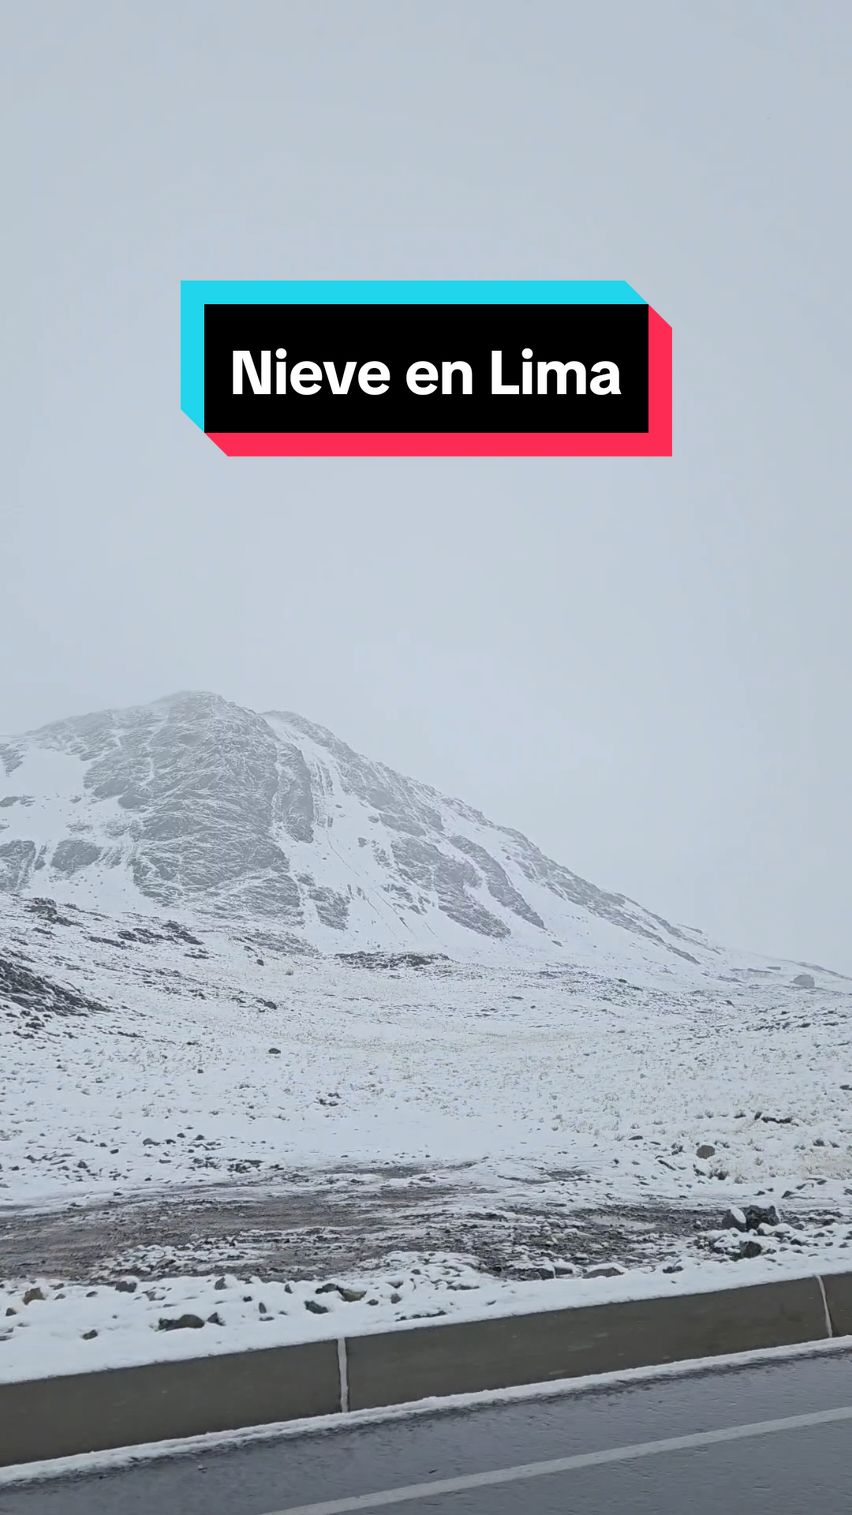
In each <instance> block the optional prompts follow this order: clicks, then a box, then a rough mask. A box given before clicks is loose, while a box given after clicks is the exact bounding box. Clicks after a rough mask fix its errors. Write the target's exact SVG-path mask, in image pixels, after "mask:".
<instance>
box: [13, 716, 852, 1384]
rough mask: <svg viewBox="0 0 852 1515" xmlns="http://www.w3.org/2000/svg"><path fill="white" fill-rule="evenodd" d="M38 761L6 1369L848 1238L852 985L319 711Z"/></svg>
mask: <svg viewBox="0 0 852 1515" xmlns="http://www.w3.org/2000/svg"><path fill="white" fill-rule="evenodd" d="M0 756H2V753H0ZM3 768H4V771H3V772H2V773H0V875H2V877H0V890H2V888H5V889H8V890H10V891H14V892H13V893H2V892H0V1213H2V1219H3V1222H4V1231H5V1238H4V1247H5V1250H6V1252H7V1253H8V1258H9V1259H11V1261H10V1262H7V1264H6V1268H5V1275H6V1276H5V1277H4V1278H3V1281H2V1285H0V1288H2V1290H3V1291H5V1292H4V1293H3V1298H2V1300H0V1305H2V1310H0V1376H2V1375H3V1374H7V1375H11V1376H12V1378H14V1377H16V1376H25V1375H26V1374H27V1373H32V1372H43V1371H52V1372H67V1371H71V1365H72V1364H73V1366H74V1368H75V1369H76V1368H79V1367H81V1366H85V1365H89V1366H96V1365H100V1366H106V1365H108V1364H113V1363H118V1362H133V1361H144V1360H146V1359H147V1358H148V1357H151V1356H159V1355H163V1354H165V1355H166V1356H169V1355H175V1354H177V1355H182V1354H184V1353H187V1352H192V1353H195V1352H198V1351H201V1350H203V1351H214V1350H222V1351H225V1350H229V1351H230V1350H235V1349H236V1348H237V1347H242V1346H251V1345H260V1344H261V1343H266V1344H271V1343H273V1342H279V1341H287V1340H300V1339H301V1340H304V1339H308V1338H309V1337H311V1336H312V1335H313V1336H316V1335H318V1334H324V1333H325V1334H329V1333H330V1334H335V1333H336V1332H337V1331H339V1330H343V1329H345V1330H346V1331H350V1332H353V1331H361V1330H366V1329H375V1328H377V1327H387V1326H388V1325H389V1324H399V1323H402V1322H407V1321H410V1320H412V1319H413V1318H416V1317H418V1316H427V1317H434V1318H439V1319H458V1318H463V1317H464V1315H465V1312H473V1313H479V1314H481V1313H483V1312H485V1313H488V1312H490V1313H493V1312H495V1311H498V1310H504V1309H510V1310H515V1309H531V1308H545V1307H548V1306H550V1305H558V1304H561V1303H574V1302H578V1301H583V1300H586V1299H588V1298H592V1297H594V1298H608V1297H617V1291H618V1290H619V1289H620V1290H622V1291H624V1290H625V1289H627V1290H632V1289H639V1290H640V1291H641V1290H642V1289H645V1288H648V1289H652V1290H656V1291H660V1290H662V1291H664V1292H670V1291H672V1290H677V1289H680V1288H683V1287H686V1286H687V1285H688V1284H689V1285H690V1286H692V1287H697V1286H702V1287H704V1286H707V1287H709V1286H716V1285H714V1284H713V1280H715V1279H717V1278H719V1279H723V1280H724V1281H725V1282H728V1281H731V1279H732V1275H734V1276H735V1277H736V1280H737V1281H738V1282H739V1281H745V1280H746V1279H753V1278H756V1277H758V1276H761V1270H765V1269H767V1268H769V1269H770V1270H773V1269H774V1270H776V1271H778V1270H784V1269H789V1268H795V1267H798V1268H801V1267H802V1265H803V1263H804V1262H805V1261H806V1260H808V1261H810V1263H811V1264H812V1265H813V1267H814V1268H816V1267H817V1266H819V1267H823V1266H832V1265H838V1264H842V1262H843V1259H844V1256H848V1255H849V1250H850V1243H852V1231H850V1229H849V1222H850V1219H852V1098H850V1095H852V1050H851V1049H852V1017H850V1010H852V982H850V981H849V980H847V979H843V978H842V977H840V976H838V975H834V974H831V973H830V972H828V971H826V970H822V969H819V968H815V969H812V970H810V971H812V973H813V976H814V981H815V987H814V988H813V989H803V988H800V987H795V986H794V984H793V983H792V980H793V978H794V977H795V975H796V973H797V971H798V968H799V967H800V966H802V965H800V964H792V963H789V962H783V961H782V960H780V959H777V960H775V961H771V962H770V961H766V960H763V959H759V958H755V957H750V956H749V955H747V954H744V953H731V952H727V951H725V950H723V949H722V948H719V947H717V946H715V945H714V944H713V943H711V942H709V941H707V939H706V938H705V937H704V936H703V933H701V932H699V931H697V930H695V929H693V928H686V927H673V926H670V925H667V923H666V922H664V921H660V920H659V919H658V918H657V917H655V916H654V915H652V914H651V913H650V912H648V911H645V910H643V908H642V907H641V906H639V905H636V904H634V903H633V902H632V901H630V900H626V899H624V898H623V897H621V896H618V895H610V894H606V893H605V892H603V891H600V890H596V889H595V888H594V887H593V886H592V885H590V884H587V883H586V882H585V881H584V880H582V879H579V878H577V877H576V876H575V875H573V874H571V873H570V872H569V871H568V870H567V869H564V868H561V867H560V866H559V865H557V864H555V863H552V862H551V861H550V860H549V859H547V858H546V857H545V856H544V855H543V854H542V853H540V852H539V851H538V850H537V849H536V848H535V847H533V846H532V845H531V844H530V843H529V842H527V841H526V840H525V838H523V837H522V836H520V835H519V834H518V833H516V832H513V831H509V830H505V829H503V828H500V827H498V826H494V825H492V823H490V822H489V821H488V820H487V819H486V818H485V817H483V816H481V815H479V814H478V813H477V812H475V811H473V810H472V809H471V808H470V807H469V806H466V805H464V804H463V803H462V802H461V801H457V800H453V799H449V798H447V797H445V796H441V795H439V794H437V793H436V792H435V791H434V790H432V789H429V788H428V787H427V786H425V785H422V784H419V783H416V782H415V781H412V780H407V779H405V778H403V777H402V776H401V775H398V774H395V773H394V772H393V771H392V770H390V769H387V768H385V767H383V765H381V764H374V763H370V762H368V761H367V760H366V759H362V758H360V757H358V755H357V754H355V753H353V752H351V751H350V750H349V749H348V748H346V747H345V746H344V745H343V744H342V743H339V742H337V740H336V739H335V738H334V737H333V736H331V734H330V733H327V732H323V731H322V730H321V729H320V728H316V727H312V726H311V725H310V724H309V723H307V722H305V721H303V720H302V719H301V718H299V717H296V716H284V715H280V714H270V715H267V716H258V715H256V714H255V713H254V712H251V711H246V710H242V709H241V708H240V707H238V706H234V705H230V704H228V703H227V702H225V701H222V700H220V699H218V698H217V697H215V696H209V695H179V696H174V697H171V698H170V699H167V700H164V701H160V702H157V703H156V705H153V706H149V707H139V708H136V709H133V710H130V711H125V712H104V713H101V714H100V715H97V716H92V717H88V718H85V719H83V720H82V721H72V722H64V723H60V725H58V726H54V727H50V728H45V729H44V730H43V731H42V732H40V733H33V734H31V735H30V736H29V737H27V738H24V739H18V740H13V741H12V742H11V744H10V745H8V746H7V747H6V748H5V762H4V765H3ZM75 841H76V842H78V843H79V842H81V841H82V842H84V843H85V844H88V845H87V846H84V847H83V848H82V850H81V849H80V848H79V846H78V847H77V848H76V849H75V848H74V847H73V846H71V847H70V848H69V843H73V842H75ZM10 843H11V846H9V845H8V844H10ZM409 843H410V844H411V845H412V847H413V850H412V851H411V852H410V854H406V851H405V849H406V846H407V845H408V844H409ZM63 844H64V846H63ZM57 849H62V850H60V851H58V850H57ZM87 853H88V854H89V855H90V856H91V857H92V859H94V860H93V861H91V862H89V861H88V860H87V856H86V854H87ZM57 859H58V861H57ZM140 881H141V882H140ZM143 885H144V886H145V887H146V888H147V889H148V890H149V891H150V892H149V894H145V893H143V892H142V886H143ZM45 897H47V899H45ZM51 902H54V903H51ZM464 920H468V925H465V924H463V921H464ZM471 922H472V923H473V924H470V923H471ZM489 931H490V932H491V933H492V934H491V935H489V934H488V932H489ZM501 933H503V934H501ZM358 953H361V954H365V953H370V954H373V955H372V956H371V957H370V958H369V959H365V958H364V957H363V956H362V957H361V959H360V960H358V959H357V958H353V957H352V954H358ZM343 954H349V958H348V959H347V957H345V956H343ZM394 954H396V956H394ZM400 954H409V955H410V956H409V959H408V960H406V959H405V957H404V956H400ZM413 954H416V956H412V955H413ZM442 954H443V956H442ZM699 1152H701V1153H702V1154H703V1155H701V1156H699ZM755 1203H757V1204H760V1205H762V1206H764V1207H766V1206H768V1205H769V1204H775V1205H777V1206H778V1207H779V1209H780V1210H781V1212H782V1224H781V1225H780V1226H777V1227H772V1226H769V1227H767V1226H763V1227H761V1228H760V1229H759V1230H757V1231H754V1230H752V1231H750V1232H749V1238H750V1240H751V1242H752V1244H753V1246H757V1245H759V1246H760V1249H761V1251H760V1255H759V1256H757V1257H743V1256H742V1255H741V1250H740V1249H741V1247H742V1240H743V1238H742V1236H741V1235H740V1234H739V1233H738V1232H737V1231H736V1230H734V1231H732V1232H724V1231H722V1230H721V1219H722V1216H723V1214H724V1212H725V1210H726V1209H727V1208H729V1207H734V1208H735V1210H736V1216H735V1219H737V1224H741V1225H744V1224H745V1211H746V1209H747V1207H749V1206H752V1205H754V1204H755ZM51 1217H53V1219H51ZM81 1217H82V1218H83V1219H84V1220H85V1225H82V1224H81V1223H80V1221H81ZM154 1237H156V1238H157V1239H158V1240H164V1242H165V1243H166V1245H164V1246H163V1247H162V1249H161V1250H160V1251H159V1252H158V1251H157V1249H156V1247H154V1246H153V1238H154ZM36 1256H37V1257H39V1258H42V1257H48V1258H51V1259H52V1260H53V1272H51V1271H50V1265H49V1264H48V1263H44V1264H40V1266H42V1267H43V1269H44V1270H45V1271H46V1275H47V1276H45V1277H43V1278H39V1277H35V1276H30V1267H31V1265H30V1258H32V1257H36ZM601 1262H606V1263H608V1264H610V1265H612V1266H613V1267H620V1268H622V1269H626V1270H627V1272H625V1273H624V1274H622V1276H621V1277H619V1278H613V1279H602V1278H592V1277H591V1276H589V1275H590V1273H591V1271H592V1270H593V1269H594V1267H595V1266H596V1265H600V1263H601ZM663 1265H665V1267H667V1268H677V1269H678V1270H679V1271H677V1272H674V1273H672V1272H662V1271H661V1268H662V1266H663ZM132 1268H136V1269H137V1273H136V1275H134V1276H136V1277H137V1278H138V1288H137V1289H136V1290H133V1291H130V1292H120V1291H117V1290H116V1288H115V1284H116V1282H117V1281H118V1280H119V1279H120V1278H121V1277H122V1276H123V1275H125V1274H127V1272H128V1270H130V1269H132ZM223 1270H225V1276H226V1277H227V1280H228V1282H227V1283H226V1286H225V1288H224V1289H220V1290H215V1289H214V1287H213V1285H214V1280H215V1278H216V1277H218V1276H222V1273H223ZM557 1272H558V1275H559V1276H556V1275H557ZM397 1273H399V1274H400V1278H401V1282H400V1283H399V1285H398V1286H397V1285H396V1284H395V1283H394V1279H395V1278H396V1276H397ZM541 1273H544V1274H545V1275H548V1274H549V1275H550V1276H545V1277H540V1278H537V1277H536V1276H535V1275H536V1274H541ZM524 1274H526V1275H527V1276H526V1278H524V1277H523V1276H522V1275H524ZM259 1279H262V1280H263V1282H262V1284H260V1283H258V1282H257V1280H259ZM341 1281H342V1282H344V1283H346V1284H347V1285H348V1286H349V1287H350V1288H352V1289H356V1288H357V1289H360V1288H361V1287H364V1288H366V1289H367V1291H368V1297H367V1298H366V1300H351V1301H344V1300H343V1299H342V1297H341V1296H340V1295H339V1294H336V1295H335V1293H334V1291H330V1292H327V1293H324V1294H323V1295H317V1294H316V1289H317V1288H319V1287H321V1286H322V1284H324V1283H333V1282H341ZM702 1281H703V1282H702ZM32 1288H38V1289H39V1290H40V1291H41V1292H42V1293H44V1294H45V1296H46V1298H45V1299H44V1300H38V1299H33V1301H32V1303H31V1304H29V1305H27V1306H24V1305H23V1303H22V1300H23V1296H24V1294H25V1293H26V1292H27V1290H28V1289H32ZM261 1290H262V1301H263V1303H264V1304H265V1305H266V1306H267V1308H266V1310H265V1311H264V1312H260V1310H259V1302H260V1299H261V1294H260V1293H259V1291H261ZM613 1291H616V1292H615V1293H614V1292H613ZM397 1293H398V1294H399V1295H400V1299H399V1300H395V1299H393V1298H392V1296H393V1295H394V1294H397ZM244 1294H251V1296H252V1298H251V1299H250V1300H245V1299H243V1295H244ZM620 1297H625V1296H624V1295H623V1294H622V1296H620ZM371 1298H375V1299H376V1303H375V1304H371V1303H370V1299H371ZM308 1299H310V1300H314V1301H317V1300H318V1301H319V1302H320V1303H322V1304H323V1305H324V1307H325V1308H326V1309H327V1313H322V1314H320V1313H316V1312H313V1311H311V1310H309V1309H307V1307H306V1304H305V1301H306V1300H308ZM5 1310H10V1311H12V1312H15V1313H12V1314H9V1315H5V1314H3V1313H2V1311H5ZM187 1310H189V1311H191V1312H192V1313H198V1314H199V1315H201V1316H202V1318H203V1320H204V1321H205V1324H204V1326H203V1327H202V1328H201V1329H199V1330H191V1329H183V1330H177V1331H160V1330H159V1329H158V1323H159V1319H160V1318H161V1316H163V1317H165V1316H166V1315H168V1314H170V1313H173V1314H180V1313H181V1312H185V1311H187ZM437 1310H443V1311H445V1312H446V1314H445V1315H441V1316H435V1312H436V1311H437ZM216 1311H218V1312H219V1313H220V1314H221V1316H222V1319H223V1320H224V1321H225V1324H224V1325H223V1326H219V1325H217V1324H215V1323H214V1322H210V1321H209V1320H208V1317H209V1316H210V1315H211V1314H213V1313H214V1312H216ZM91 1331H95V1332H97V1334H96V1335H94V1336H91V1337H89V1338H88V1339H85V1340H84V1337H87V1336H88V1333H89V1332H91ZM201 1342H203V1346H202V1345H200V1343H201Z"/></svg>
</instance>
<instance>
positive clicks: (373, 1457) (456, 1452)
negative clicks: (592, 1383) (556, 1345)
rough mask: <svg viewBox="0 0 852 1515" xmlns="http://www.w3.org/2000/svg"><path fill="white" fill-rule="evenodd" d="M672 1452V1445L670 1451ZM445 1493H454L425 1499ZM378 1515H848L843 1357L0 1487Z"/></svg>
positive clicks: (58, 1497) (183, 1510)
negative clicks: (730, 1512)
mask: <svg viewBox="0 0 852 1515" xmlns="http://www.w3.org/2000/svg"><path fill="white" fill-rule="evenodd" d="M779 1421H780V1422H781V1424H780V1425H778V1424H777V1422H779ZM717 1433H718V1434H717ZM678 1438H682V1439H683V1442H681V1444H679V1445H675V1446H670V1445H668V1446H667V1445H665V1443H666V1442H669V1441H671V1440H672V1439H678ZM684 1442H685V1444H683V1443H684ZM661 1443H662V1444H661ZM554 1464H555V1466H554ZM531 1465H532V1466H531ZM444 1481H449V1485H450V1486H449V1487H448V1488H444V1489H443V1490H442V1489H441V1488H440V1487H436V1483H437V1484H440V1483H442V1482H444ZM391 1491H393V1492H391ZM373 1496H378V1497H373ZM385 1508H390V1509H392V1510H394V1511H396V1512H398V1515H517V1512H518V1511H523V1512H524V1515H612V1512H624V1515H684V1512H685V1511H689V1512H690V1515H718V1512H719V1510H720V1509H747V1510H748V1511H749V1515H764V1512H765V1515H770V1512H771V1515H803V1512H807V1515H844V1512H847V1511H850V1510H852V1349H850V1348H848V1347H847V1348H846V1349H845V1350H842V1349H841V1350H835V1351H831V1352H820V1353H815V1354H812V1355H810V1356H802V1357H797V1358H792V1359H791V1358H789V1357H783V1358H781V1357H776V1358H774V1359H773V1360H771V1361H764V1362H763V1363H761V1364H755V1365H750V1366H741V1367H736V1368H716V1369H707V1370H704V1371H702V1372H698V1373H689V1374H683V1373H680V1374H677V1375H673V1376H668V1377H662V1378H659V1379H656V1380H655V1379H647V1378H646V1379H643V1380H633V1381H632V1382H623V1383H622V1384H620V1385H618V1386H607V1387H605V1388H604V1387H597V1388H590V1389H585V1390H580V1391H574V1392H571V1393H568V1394H563V1395H560V1396H556V1397H553V1398H550V1399H530V1400H526V1401H520V1402H516V1403H514V1404H501V1405H490V1406H483V1407H479V1408H476V1409H468V1410H445V1411H443V1412H440V1413H429V1414H419V1415H414V1416H408V1417H405V1418H397V1419H389V1420H386V1421H384V1422H378V1423H372V1424H362V1425H360V1426H358V1425H352V1424H351V1423H350V1425H348V1426H340V1427H338V1428H335V1429H333V1430H321V1431H313V1432H298V1433H292V1434H289V1435H286V1436H282V1437H280V1438H278V1439H275V1440H267V1441H262V1442H256V1443H254V1444H248V1445H242V1446H240V1445H233V1444H231V1445H226V1446H223V1447H221V1448H219V1449H217V1450H213V1451H207V1452H204V1453H202V1454H199V1453H197V1452H196V1453H194V1454H192V1455H189V1456H187V1455H182V1456H180V1457H175V1458H170V1459H168V1460H158V1461H156V1462H148V1463H144V1462H143V1463H138V1464H136V1465H135V1466H132V1467H129V1468H118V1469H115V1470H112V1471H105V1472H102V1473H100V1474H97V1473H96V1474H93V1475H86V1476H82V1477H79V1476H78V1477H75V1478H71V1479H63V1480H62V1481H53V1482H49V1483H41V1484H38V1485H28V1486H22V1487H20V1488H18V1489H14V1488H9V1487H0V1512H2V1515H294V1512H296V1511H298V1512H299V1515H303V1512H307V1511H311V1515H345V1512H346V1511H349V1510H352V1511H362V1512H364V1515H370V1512H371V1511H373V1510H381V1509H385Z"/></svg>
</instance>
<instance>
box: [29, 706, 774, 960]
mask: <svg viewBox="0 0 852 1515" xmlns="http://www.w3.org/2000/svg"><path fill="white" fill-rule="evenodd" d="M0 890H5V891H6V892H9V893H12V894H18V895H23V896H34V895H35V896H45V895H46V896H49V897H51V898H55V899H59V900H64V901H70V902H74V903H77V904H78V905H81V906H84V907H89V908H93V909H97V910H101V911H107V912H115V911H122V910H133V911H136V912H146V913H149V914H163V913H166V914H169V913H174V912H175V911H176V910H177V911H182V912H184V913H187V912H190V913H194V914H200V915H203V916H205V917H207V918H210V917H213V918H218V919H219V920H220V921H221V920H223V919H227V920H228V921H230V922H231V923H234V922H237V921H243V922H254V923H255V924H257V925H262V927H263V929H264V930H265V931H267V932H268V933H269V934H270V936H271V937H273V938H274V939H275V941H276V942H277V943H278V945H279V946H285V947H287V948H291V949H296V948H301V949H302V950H303V951H308V952H315V951H319V952H322V953H329V952H332V953H341V952H357V951H384V952H412V951H413V952H424V953H430V954H432V953H446V954H447V955H449V956H450V957H452V958H453V959H455V960H458V961H468V962H482V963H492V964H498V965H499V964H503V965H506V966H509V965H511V964H513V963H524V962H530V961H535V962H539V963H543V962H548V961H549V962H555V963H564V962H572V963H576V964H581V965H582V964H585V965H587V966H592V967H595V968H598V969H600V970H601V971H606V972H610V973H612V974H614V975H619V974H623V973H626V974H630V973H636V972H643V971H644V972H645V973H646V974H647V973H650V974H652V975H654V976H657V977H658V976H659V975H660V974H661V973H662V974H664V975H667V976H669V975H670V976H674V977H675V978H677V979H682V978H684V977H687V978H692V979H695V978H696V977H697V978H703V977H705V976H706V975H707V974H708V973H709V974H711V975H713V976H721V977H726V976H728V977H730V976H731V975H733V976H737V975H738V974H742V973H747V974H750V973H752V972H760V973H762V974H769V975H775V974H777V975H779V976H780V977H781V978H782V979H783V980H785V981H787V980H789V978H791V977H792V976H794V974H795V971H796V969H795V968H791V967H790V965H785V964H781V963H780V962H779V963H776V964H768V963H760V962H759V961H758V960H756V959H755V960H752V959H747V958H742V957H737V956H734V955H731V954H728V953H725V952H723V951H722V950H721V949H720V948H718V947H717V946H715V945H714V944H712V943H710V942H708V941H707V940H706V939H705V937H704V936H703V934H702V933H700V932H698V931H696V930H692V929H687V928H685V927H678V926H674V925H671V924H670V923H668V922H667V921H664V920H662V919H661V918H660V917H658V916H656V915H654V914H653V913H651V912H650V911H647V910H644V909H643V908H642V907H641V906H639V905H637V904H635V903H634V902H633V901H631V900H628V899H625V898H624V897H623V896H621V895H616V894H611V893H607V892H605V891H603V890H601V889H597V888H596V887H595V886H594V885H592V884H590V883H588V882H586V880H584V879H582V878H579V877H578V876H577V875H576V874H574V873H572V872H571V871H570V870H569V869H568V868H565V867H563V866H561V865H560V864H558V863H555V862H553V861H552V860H551V859H549V858H548V857H546V856H545V855H544V854H543V853H542V852H540V851H539V849H538V848H537V847H535V846H533V844H532V843H531V842H529V841H528V840H527V839H526V838H525V837H524V836H522V835H521V834H520V833H519V832H517V831H512V830H509V829H506V828H504V827H500V826H496V825H494V824H492V823H491V822H490V821H488V820H487V819H486V818H485V817H484V816H482V815H481V814H479V813H478V812H477V811H475V810H473V809H471V808H470V806H468V805H465V804H464V803H462V802H461V801H459V800H454V799H449V798H447V797H446V796H443V795H441V794H438V793H437V792H436V791H435V790H433V789H430V788H429V787H427V786H426V785H425V784H422V783H418V782H416V781H414V780H411V779H407V778H405V777H403V776H402V775H401V774H399V773H396V772H395V771H394V770H393V769H390V768H387V767H385V766H384V765H383V764H381V763H376V762H372V761H369V760H368V759H366V758H363V757H361V756H359V755H358V754H357V753H355V752H353V751H352V750H351V748H349V747H347V746H346V745H345V744H344V743H343V742H341V741H339V740H338V739H337V738H336V737H335V736H333V735H332V734H331V733H330V732H328V731H326V730H324V729H323V728H321V727H318V726H315V725H313V724H311V723H310V722H309V721H306V720H304V719H303V718H301V717H300V716H297V715H292V714H283V713H281V712H270V713H268V714H266V715H259V714H256V713H255V712H253V711H250V710H246V709H243V708H241V707H240V706H237V705H234V704H231V703H229V702H227V701H225V700H223V699H221V698H219V697H218V696H216V695H212V694H204V693H189V694H178V695H174V696H171V697H169V698H167V699H163V700H159V701H156V702H154V703H153V704H151V705H147V706H139V707H134V708H131V709H127V710H120V711H103V712H100V713H98V714H94V715H89V716H84V717H81V718H79V719H75V720H68V721H62V722H59V723H57V724H54V725H51V726H46V727H43V728H42V729H40V730H39V731H36V732H31V733H29V734H27V735H25V736H22V737H17V738H15V737H13V738H8V739H5V740H3V741H2V742H0Z"/></svg>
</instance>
